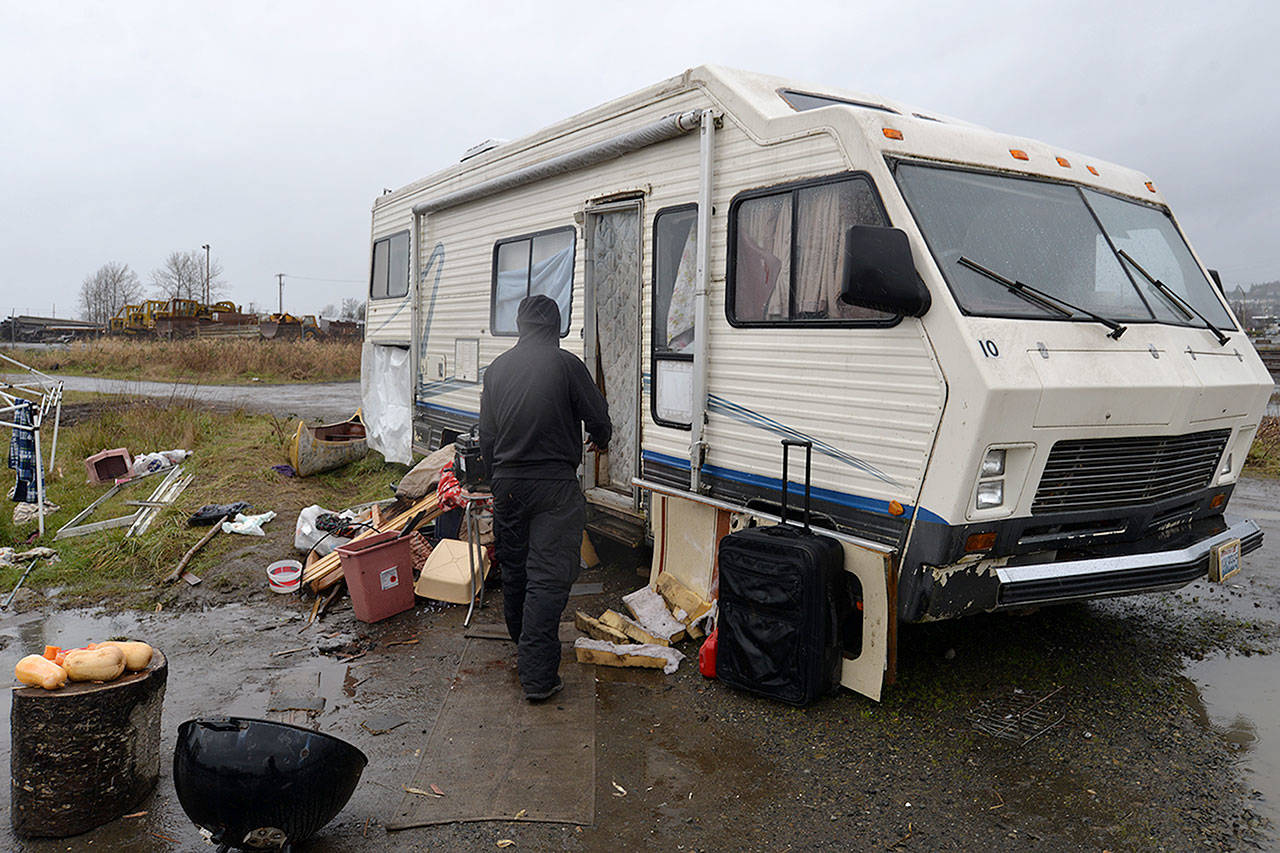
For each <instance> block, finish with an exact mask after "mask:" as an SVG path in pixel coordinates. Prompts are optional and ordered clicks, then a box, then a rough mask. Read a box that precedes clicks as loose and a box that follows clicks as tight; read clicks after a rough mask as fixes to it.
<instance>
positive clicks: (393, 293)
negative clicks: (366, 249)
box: [369, 231, 409, 299]
mask: <svg viewBox="0 0 1280 853" xmlns="http://www.w3.org/2000/svg"><path fill="white" fill-rule="evenodd" d="M408 292H409V232H408V231H401V232H400V233H399V234H393V235H391V236H390V237H384V238H382V239H381V240H378V241H376V242H375V243H374V244H373V272H372V273H371V274H370V276H369V298H370V299H389V298H395V297H400V296H404V295H405V294H406V293H408Z"/></svg>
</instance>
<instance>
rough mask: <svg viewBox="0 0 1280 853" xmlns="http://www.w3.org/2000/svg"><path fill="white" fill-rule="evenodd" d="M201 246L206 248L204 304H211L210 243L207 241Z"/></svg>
mask: <svg viewBox="0 0 1280 853" xmlns="http://www.w3.org/2000/svg"><path fill="white" fill-rule="evenodd" d="M200 248H202V249H204V304H205V305H208V304H209V244H208V243H205V244H204V245H203V246H201V247H200Z"/></svg>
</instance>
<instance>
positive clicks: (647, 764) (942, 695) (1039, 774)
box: [0, 481, 1280, 851]
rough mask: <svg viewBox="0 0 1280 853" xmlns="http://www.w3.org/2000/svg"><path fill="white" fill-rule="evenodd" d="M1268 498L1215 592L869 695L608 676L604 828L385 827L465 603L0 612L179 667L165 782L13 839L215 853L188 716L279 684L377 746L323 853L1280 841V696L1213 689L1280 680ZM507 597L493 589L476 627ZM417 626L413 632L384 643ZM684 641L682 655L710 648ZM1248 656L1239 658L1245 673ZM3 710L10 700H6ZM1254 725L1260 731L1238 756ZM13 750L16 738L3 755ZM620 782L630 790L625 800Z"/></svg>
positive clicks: (931, 662)
mask: <svg viewBox="0 0 1280 853" xmlns="http://www.w3.org/2000/svg"><path fill="white" fill-rule="evenodd" d="M1270 507H1280V487H1277V486H1276V484H1274V483H1269V482H1260V481H1249V482H1247V483H1245V484H1243V485H1242V487H1241V489H1240V492H1239V493H1238V497H1237V499H1236V500H1235V501H1233V509H1234V510H1236V511H1240V510H1241V509H1243V508H1249V509H1253V510H1255V513H1254V514H1255V515H1256V516H1258V519H1259V521H1260V523H1262V524H1263V525H1264V527H1265V528H1266V529H1267V531H1268V536H1269V539H1268V543H1267V545H1265V546H1264V548H1263V550H1261V551H1259V552H1256V553H1255V554H1253V555H1251V556H1250V557H1248V558H1246V560H1245V572H1244V574H1243V575H1242V576H1239V577H1237V578H1236V579H1234V580H1233V582H1232V583H1231V584H1228V585H1225V586H1213V587H1210V586H1209V585H1207V584H1205V583H1199V584H1195V585H1192V586H1191V587H1188V588H1187V589H1186V590H1183V591H1181V592H1179V593H1176V594H1161V595H1152V596H1142V597H1137V598H1126V599H1115V600H1111V601H1105V602H1096V603H1091V604H1087V605H1069V606H1064V607H1057V608H1049V609H1045V610H1041V611H1038V612H1036V613H1034V614H1030V615H1022V616H1015V615H999V616H986V617H978V618H973V619H968V620H963V621H958V622H950V623H940V624H934V625H925V626H903V628H902V630H901V632H900V637H899V669H898V679H897V683H896V684H895V685H894V686H892V687H890V688H889V689H888V690H887V691H886V694H885V697H884V701H883V702H882V703H879V704H877V703H874V702H871V701H869V700H866V699H863V698H861V697H859V696H856V695H854V694H851V693H849V692H847V691H846V692H842V693H841V694H840V695H838V696H836V697H834V698H832V699H829V700H826V701H824V702H822V703H820V704H818V705H816V706H814V707H812V708H808V709H794V708H790V707H787V706H782V705H778V704H775V703H772V702H768V701H766V700H761V699H756V698H754V697H751V696H747V695H744V694H741V693H737V692H735V691H732V690H729V689H727V688H725V687H724V686H723V685H721V684H719V683H717V682H712V681H707V680H705V679H703V678H702V677H701V676H700V675H699V674H698V673H697V670H696V667H695V666H694V665H693V663H694V662H693V660H692V659H690V660H688V661H686V662H685V663H684V664H682V665H681V668H680V670H679V671H678V672H677V673H676V674H674V675H672V676H663V675H662V674H661V673H658V672H653V671H638V670H634V671H633V670H611V669H605V668H599V669H597V671H596V709H597V711H596V713H597V773H596V778H595V780H594V784H595V788H596V822H595V825H594V826H589V827H574V826H561V825H553V824H532V823H520V824H516V823H505V822H504V823H474V824H456V825H450V826H442V827H428V828H422V829H414V830H406V831H403V832H397V833H388V832H387V831H386V830H384V829H383V828H382V821H383V820H384V819H385V818H386V817H387V816H388V815H389V814H390V813H391V812H392V811H393V810H394V809H395V807H396V805H397V804H398V802H399V798H400V793H401V786H402V785H403V784H407V783H408V782H409V780H410V779H411V778H412V774H413V771H414V769H415V768H416V767H417V765H418V762H419V760H420V755H419V753H418V751H419V750H421V749H422V748H423V747H424V746H425V744H426V740H427V735H428V733H429V732H430V728H431V725H432V723H433V721H434V719H435V716H436V714H437V713H438V711H439V709H440V707H441V704H442V703H443V700H444V697H445V693H446V691H447V689H448V683H449V681H450V679H451V678H452V677H453V676H454V674H455V672H456V669H457V666H458V661H459V658H460V655H461V651H462V647H463V643H464V640H463V638H462V630H461V622H462V615H463V612H462V609H461V608H456V607H448V608H441V607H419V608H417V609H415V610H414V611H410V612H408V613H405V614H401V615H400V616H397V617H393V618H392V619H389V620H386V621H384V622H382V623H378V624H377V625H372V626H367V625H363V624H362V623H359V622H357V621H355V620H354V618H353V616H352V615H351V613H350V610H349V609H339V610H337V611H336V612H334V613H331V614H330V615H329V616H328V617H326V618H325V619H324V621H323V622H322V623H321V624H320V625H319V626H313V627H310V628H306V627H303V626H302V622H301V621H300V615H301V614H302V612H303V610H304V607H305V605H304V603H303V602H301V601H295V600H293V599H289V598H286V597H280V596H277V597H269V598H266V599H265V600H264V599H263V598H262V597H260V596H255V597H254V600H253V601H252V602H251V603H250V604H247V605H241V604H225V603H219V601H218V600H213V599H210V598H205V599H203V601H201V603H200V604H199V605H198V606H196V602H197V601H198V600H199V598H198V597H197V596H193V597H192V599H191V600H190V601H188V602H186V603H185V604H184V601H183V599H182V598H181V597H180V596H179V597H178V598H177V599H176V600H174V601H171V602H170V603H169V604H167V605H166V607H165V610H164V611H162V612H161V613H158V614H156V613H142V614H135V613H127V614H104V613H92V612H86V611H56V610H52V609H49V608H46V609H44V610H39V611H33V612H29V613H24V614H17V615H6V616H0V666H3V667H11V666H12V664H13V662H14V661H16V660H17V658H18V657H20V656H21V654H22V653H25V652H26V651H27V650H29V649H36V648H39V647H40V646H42V645H44V644H45V643H55V644H61V645H69V644H72V643H73V642H75V643H79V642H83V641H84V640H85V639H88V638H89V637H90V636H103V635H105V634H118V633H127V634H132V635H135V636H141V637H144V638H149V639H152V640H153V641H154V642H155V644H156V645H157V646H160V647H161V648H163V649H164V651H165V652H166V654H167V655H168V656H169V659H170V664H171V673H170V678H169V687H168V693H167V696H166V701H165V713H164V723H163V726H164V742H163V749H164V750H166V752H165V754H164V756H163V757H162V761H161V779H160V783H159V786H158V788H157V790H156V792H155V793H154V794H153V795H152V796H151V797H150V798H149V800H148V801H147V802H145V803H144V804H143V805H142V806H141V807H140V808H141V809H145V810H146V811H147V812H148V813H147V815H145V816H143V817H140V818H133V819H129V820H119V821H115V822H114V823H112V824H108V825H106V826H104V827H102V828H100V829H98V830H95V831H93V832H90V833H87V834H85V835H82V836H78V837H76V838H72V839H65V840H61V841H56V842H55V841H45V842H19V841H18V840H16V839H14V838H12V837H11V836H10V835H9V834H8V832H9V829H8V819H7V818H8V815H7V808H8V806H7V802H6V803H5V807H4V812H5V813H3V814H0V849H5V850H10V849H22V850H31V851H53V850H59V851H63V850H73V851H89V850H102V849H108V850H129V851H134V850H136V851H144V850H184V851H185V850H208V849H210V848H209V847H208V845H207V844H205V842H204V841H203V840H201V839H200V837H199V836H198V834H197V833H196V831H195V829H194V827H193V826H192V825H191V824H190V822H188V821H187V819H186V817H185V816H184V815H183V814H182V812H181V810H180V808H179V807H178V804H177V801H176V797H175V795H174V792H173V783H172V778H171V774H170V770H169V766H168V765H169V755H170V754H171V753H170V752H169V750H171V749H172V746H173V739H174V733H175V731H176V728H177V725H178V724H179V723H180V722H181V721H183V720H185V719H187V718H189V717H191V716H196V715H198V714H215V713H223V714H226V713H238V714H244V715H249V716H268V712H267V709H268V708H269V707H270V706H271V705H272V704H273V699H276V698H278V697H280V696H282V695H287V696H298V695H309V694H314V695H317V696H322V697H324V698H325V707H324V710H323V711H322V712H321V713H320V714H319V715H318V717H316V718H315V719H316V722H318V724H319V726H320V728H321V729H322V730H324V731H327V732H331V733H333V734H336V735H338V736H340V737H344V738H346V739H348V740H350V741H352V742H353V743H355V744H356V745H358V746H359V747H360V748H361V749H363V750H364V751H365V752H366V753H367V754H368V755H369V758H370V765H369V768H368V769H367V770H366V773H365V776H364V778H363V780H362V782H361V785H360V787H359V788H358V789H357V791H356V793H355V795H354V796H353V798H352V800H351V802H350V803H349V804H348V806H347V808H346V809H344V811H343V812H342V814H340V815H339V817H338V818H337V819H336V820H335V822H334V823H332V824H331V825H330V826H329V827H328V828H326V829H325V830H324V831H323V832H322V833H321V834H320V835H319V836H317V837H316V838H315V839H313V841H311V842H310V843H308V844H307V845H306V846H305V849H306V850H311V851H347V850H427V849H497V848H496V847H495V844H496V842H497V841H499V840H502V839H510V840H512V841H514V842H515V846H514V847H513V848H512V849H517V850H519V849H525V850H611V851H612V850H632V849H666V850H779V851H781V850H851V849H853V850H875V849H881V850H884V849H889V850H907V851H933V850H1025V849H1039V850H1094V851H1097V850H1116V851H1119V850H1200V849H1208V850H1219V849H1225V850H1250V849H1274V848H1275V847H1276V846H1277V840H1276V835H1275V834H1274V833H1275V830H1274V827H1273V826H1272V825H1271V819H1270V816H1273V815H1275V814H1276V811H1275V809H1276V799H1277V797H1278V796H1280V794H1278V792H1277V791H1276V789H1275V787H1274V785H1275V780H1274V778H1270V777H1268V776H1267V775H1266V773H1265V771H1264V770H1259V769H1258V767H1259V766H1260V764H1259V761H1258V756H1259V755H1260V753H1259V752H1258V749H1259V747H1258V744H1259V743H1265V742H1267V739H1268V738H1270V741H1269V742H1270V743H1272V744H1274V743H1275V737H1276V733H1277V731H1280V725H1277V721H1276V717H1275V714H1276V711H1275V710H1273V709H1269V708H1260V707H1257V706H1255V705H1244V706H1241V707H1232V704H1231V702H1230V700H1229V699H1228V700H1226V701H1225V704H1223V700H1221V699H1218V700H1214V702H1217V703H1218V704H1217V705H1215V704H1214V702H1209V701H1206V699H1205V696H1206V695H1207V694H1208V693H1209V692H1210V691H1211V690H1216V691H1217V692H1218V693H1226V694H1229V695H1230V694H1234V693H1236V692H1240V691H1238V690H1236V689H1234V688H1233V683H1232V681H1231V680H1230V679H1232V678H1234V679H1236V680H1237V683H1236V685H1235V687H1237V688H1238V687H1240V684H1239V683H1238V682H1239V680H1240V679H1248V680H1251V681H1253V682H1261V683H1271V684H1275V683H1277V682H1280V677H1278V673H1280V667H1277V666H1276V664H1275V662H1276V661H1277V657H1276V655H1275V653H1276V652H1277V650H1278V648H1277V621H1278V620H1280V595H1278V594H1277V590H1278V589H1280V512H1277V511H1276V510H1272V509H1269V508H1270ZM602 553H603V555H604V556H605V557H606V565H605V567H603V568H601V569H597V570H594V571H592V572H586V573H584V574H583V577H582V578H581V580H583V581H600V582H602V583H603V584H604V592H603V593H601V594H600V595H595V596H581V597H575V598H574V599H572V600H571V603H570V607H571V609H572V608H580V609H584V610H587V611H589V612H592V613H597V612H599V611H600V610H603V609H604V608H605V607H606V606H613V607H616V606H617V605H618V604H619V598H620V595H621V594H622V593H624V592H626V591H629V590H631V589H633V588H635V587H637V586H639V585H640V584H641V583H643V580H642V579H641V578H640V577H639V576H638V575H637V573H636V569H637V567H638V565H639V564H641V563H642V562H643V559H644V558H643V556H642V555H638V554H632V553H630V552H625V551H616V550H613V549H609V548H604V549H602ZM254 583H256V578H255V579H254ZM196 590H199V588H198V587H197V588H196ZM192 592H195V590H193V591H192ZM222 600H223V601H225V600H226V599H225V598H224V599H222ZM184 606H190V607H192V609H189V610H182V608H183V607H184ZM499 613H500V609H499V607H498V606H497V603H496V602H491V603H490V604H489V605H488V606H487V607H486V608H485V610H484V611H483V612H482V613H481V615H480V618H481V620H483V621H497V620H498V619H499ZM343 633H345V634H349V635H350V636H351V641H350V642H349V643H347V645H345V646H341V647H339V648H337V649H333V650H331V651H328V652H325V653H320V652H317V651H313V650H311V649H310V648H308V649H307V650H306V651H303V652H298V653H294V654H291V655H286V656H278V657H273V656H272V654H271V653H272V652H275V651H281V650H288V649H291V648H296V647H300V646H307V647H310V646H312V645H313V644H314V643H317V642H319V641H322V640H325V639H330V640H332V639H333V637H332V636H328V637H327V636H326V635H337V634H343ZM404 640H417V641H418V642H416V643H408V644H396V645H392V643H395V642H397V641H404ZM685 651H686V653H688V654H690V656H691V658H692V656H693V655H694V654H695V653H696V647H695V646H694V645H693V644H688V645H687V647H686V648H685ZM360 652H364V654H363V655H361V656H360V657H356V658H348V659H344V657H343V655H349V654H357V655H358V654H360ZM1224 662H1230V664H1229V665H1228V664H1227V663H1224ZM1242 663H1243V664H1245V665H1246V666H1247V668H1246V669H1245V670H1244V672H1246V673H1247V674H1246V675H1243V676H1240V675H1233V674H1232V673H1233V672H1235V670H1236V669H1238V666H1237V665H1239V664H1242ZM566 665H571V666H576V665H577V664H574V663H568V664H566ZM1188 668H1190V669H1188ZM1188 671H1191V672H1193V673H1194V677H1192V678H1188V677H1187V672H1188ZM1223 679H1227V680H1223ZM1250 695H1252V694H1250ZM8 701H9V700H8V694H7V693H6V694H5V697H4V698H3V699H0V713H4V714H6V715H7V710H8V709H7V703H8ZM513 701H519V700H518V699H516V698H515V697H513ZM1036 701H1039V702H1040V704H1039V705H1038V706H1037V711H1038V712H1042V713H1043V714H1044V717H1043V723H1044V725H1045V726H1048V725H1049V724H1050V723H1052V726H1051V727H1048V728H1046V729H1045V730H1043V731H1038V730H1037V731H1028V732H1026V733H1024V735H1023V736H1022V737H1018V738H1013V739H1010V738H1006V737H994V736H992V735H991V734H987V733H983V732H980V731H978V730H976V729H975V726H974V713H975V711H978V710H982V709H986V710H994V711H999V710H1000V709H1002V708H1012V707H1015V705H1016V703H1022V704H1023V705H1025V704H1029V703H1030V702H1036ZM372 715H384V716H385V715H390V716H392V717H401V718H404V719H405V720H406V721H407V722H406V724H405V725H402V726H399V727H397V728H395V729H394V730H392V731H390V732H388V733H386V734H381V735H372V734H370V733H369V732H368V731H366V730H365V729H364V728H362V726H361V723H362V722H365V721H367V720H369V719H370V717H371V716H372ZM277 716H278V715H277ZM1242 717H1243V718H1245V719H1246V721H1247V725H1246V726H1245V728H1246V729H1249V728H1251V730H1252V732H1253V746H1251V747H1249V748H1233V747H1240V746H1241V742H1240V739H1239V738H1236V739H1234V740H1233V737H1234V735H1233V729H1232V725H1233V724H1234V723H1235V722H1238V721H1239V719H1240V718H1242ZM1224 721H1225V722H1224ZM1031 735H1035V736H1034V737H1032V736H1031ZM1272 749H1274V746H1273V747H1272ZM8 750H9V743H8V733H7V729H6V731H5V734H4V736H3V739H2V740H0V764H2V763H4V762H5V761H6V760H7V755H8ZM1251 750H1252V751H1251ZM615 782H616V783H617V784H618V785H620V786H621V787H622V788H624V789H625V790H626V791H627V794H626V795H625V796H614V795H615V794H616V793H617V790H616V789H615V788H614V786H613V783H615ZM441 785H442V786H443V787H444V788H445V789H446V790H447V787H448V786H447V780H441Z"/></svg>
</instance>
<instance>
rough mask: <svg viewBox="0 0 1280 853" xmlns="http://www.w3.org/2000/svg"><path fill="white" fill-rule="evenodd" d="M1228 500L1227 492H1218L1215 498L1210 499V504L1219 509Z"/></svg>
mask: <svg viewBox="0 0 1280 853" xmlns="http://www.w3.org/2000/svg"><path fill="white" fill-rule="evenodd" d="M1226 502H1227V493H1226V492H1218V493H1217V494H1216V495H1214V496H1213V499H1212V500H1210V501H1209V506H1210V508H1212V509H1217V508H1218V507H1220V506H1222V505H1223V504H1224V503H1226Z"/></svg>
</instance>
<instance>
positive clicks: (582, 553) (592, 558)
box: [578, 530, 600, 569]
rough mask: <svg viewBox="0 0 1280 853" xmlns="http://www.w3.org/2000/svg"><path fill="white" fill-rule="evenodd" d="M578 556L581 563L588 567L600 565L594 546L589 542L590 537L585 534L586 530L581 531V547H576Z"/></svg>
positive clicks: (592, 567)
mask: <svg viewBox="0 0 1280 853" xmlns="http://www.w3.org/2000/svg"><path fill="white" fill-rule="evenodd" d="M578 557H579V559H581V560H582V565H584V566H586V567H587V568H588V569H594V568H595V567H596V566H598V565H600V556H599V555H598V554H597V553H596V548H595V546H594V545H592V544H591V537H590V536H588V535H587V531H585V530H584V531H582V547H581V548H579V549H578Z"/></svg>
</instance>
